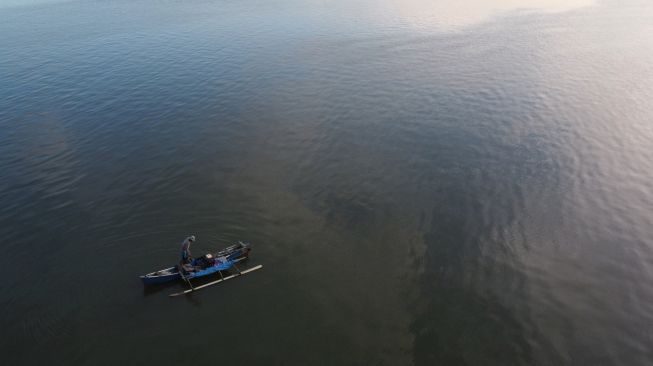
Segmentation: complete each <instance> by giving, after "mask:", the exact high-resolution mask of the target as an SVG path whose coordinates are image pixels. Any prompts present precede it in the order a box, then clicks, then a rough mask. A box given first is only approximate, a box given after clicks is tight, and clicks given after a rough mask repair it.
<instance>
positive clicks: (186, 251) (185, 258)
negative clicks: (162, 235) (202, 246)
mask: <svg viewBox="0 0 653 366" xmlns="http://www.w3.org/2000/svg"><path fill="white" fill-rule="evenodd" d="M194 241H195V235H191V236H189V237H187V238H186V240H184V242H183V243H181V264H182V265H183V264H187V263H190V259H191V257H190V244H191V243H192V242H194Z"/></svg>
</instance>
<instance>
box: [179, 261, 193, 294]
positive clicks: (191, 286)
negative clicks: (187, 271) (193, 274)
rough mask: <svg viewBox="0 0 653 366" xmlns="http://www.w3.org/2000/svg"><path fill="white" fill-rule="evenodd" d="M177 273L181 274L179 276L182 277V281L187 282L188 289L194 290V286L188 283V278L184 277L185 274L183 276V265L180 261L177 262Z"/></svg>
mask: <svg viewBox="0 0 653 366" xmlns="http://www.w3.org/2000/svg"><path fill="white" fill-rule="evenodd" d="M179 274H180V275H181V278H183V279H184V281H186V283H187V284H188V286H190V291H193V290H195V288H194V287H193V285H192V284H191V283H190V280H189V279H188V278H186V276H184V265H183V264H181V263H179Z"/></svg>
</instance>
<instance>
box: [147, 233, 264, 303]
mask: <svg viewBox="0 0 653 366" xmlns="http://www.w3.org/2000/svg"><path fill="white" fill-rule="evenodd" d="M250 251H251V246H250V245H249V244H248V243H243V242H238V243H237V244H234V245H232V246H230V247H228V248H225V249H223V250H221V251H219V252H217V253H215V254H212V253H209V254H206V255H204V256H202V257H199V258H196V259H194V260H193V261H192V262H191V264H190V265H188V264H187V265H184V266H183V268H180V266H179V265H177V266H174V267H169V268H165V269H161V270H158V271H154V272H151V273H148V274H146V275H143V276H140V278H141V281H143V284H144V285H155V284H161V283H166V282H171V281H175V280H179V279H183V280H184V281H186V283H188V285H189V286H190V289H189V290H186V291H182V292H179V293H175V294H171V295H170V296H178V295H183V294H186V293H189V292H192V291H195V290H199V289H202V288H206V287H209V286H211V285H214V284H217V283H220V282H223V281H226V280H229V279H232V278H235V277H238V276H241V275H243V274H246V273H249V272H253V271H255V270H258V269H261V268H263V266H262V265H258V266H255V267H252V268H249V269H246V270H243V271H241V270H240V269H239V268H238V266H237V265H236V263H238V262H240V261H242V260H245V259H247V258H248V257H249V252H250ZM232 267H233V268H235V269H236V270H237V271H238V273H236V274H231V275H228V276H226V277H225V276H224V275H223V274H222V271H225V270H229V269H231V268H232ZM215 273H218V274H219V275H220V279H219V280H217V281H213V282H210V283H206V284H204V285H201V286H197V287H193V285H192V284H191V282H190V280H191V279H193V278H199V277H205V276H208V275H212V274H215Z"/></svg>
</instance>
